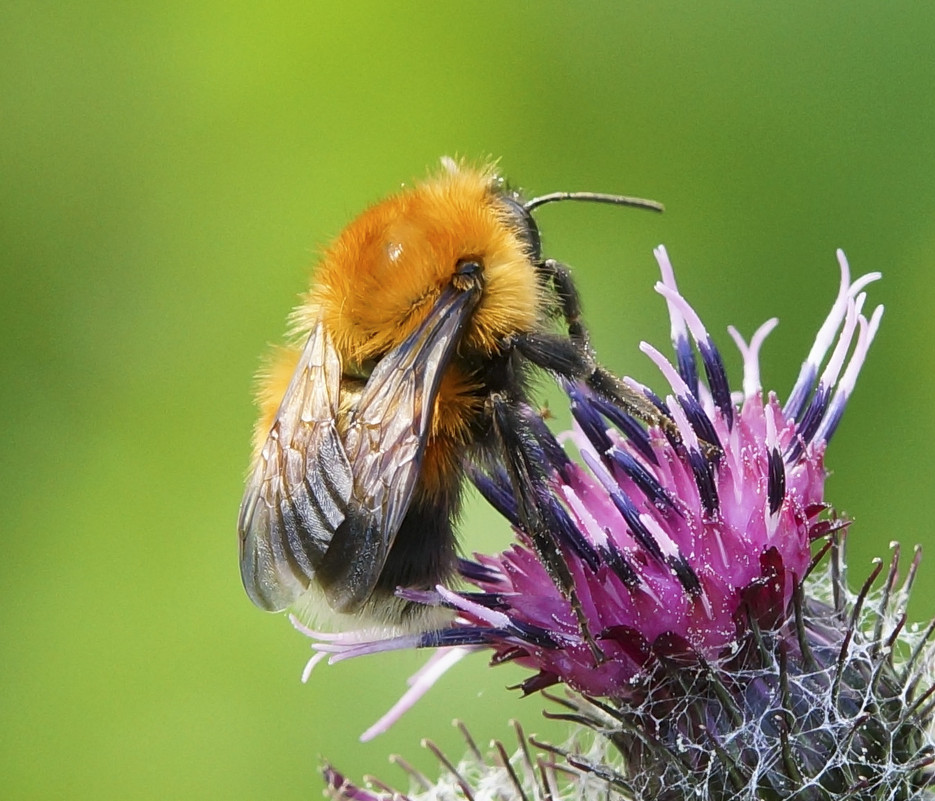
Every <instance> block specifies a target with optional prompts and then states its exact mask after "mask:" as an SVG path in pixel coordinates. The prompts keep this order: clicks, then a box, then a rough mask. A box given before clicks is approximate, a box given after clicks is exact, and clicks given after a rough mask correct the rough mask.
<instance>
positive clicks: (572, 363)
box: [509, 333, 680, 441]
mask: <svg viewBox="0 0 935 801" xmlns="http://www.w3.org/2000/svg"><path fill="white" fill-rule="evenodd" d="M509 345H510V346H512V347H513V348H515V349H516V350H517V351H519V353H521V354H522V355H523V356H524V357H525V358H527V359H528V360H529V361H530V362H532V363H533V364H534V365H536V366H537V367H541V368H542V369H543V370H548V371H550V372H552V373H555V374H556V375H560V376H562V377H563V378H567V379H569V380H572V381H581V382H583V383H584V384H586V385H587V386H588V387H589V388H590V389H591V390H593V391H594V392H595V393H596V394H597V395H600V396H601V397H602V398H604V399H605V400H608V401H610V402H611V403H613V404H614V405H616V406H618V407H619V408H620V409H621V410H622V411H624V412H626V413H627V414H628V415H630V416H631V417H636V418H637V419H639V420H643V421H644V422H646V423H649V424H650V425H658V426H660V427H661V428H662V429H663V430H664V431H665V432H666V433H667V434H669V435H671V436H674V437H675V438H676V441H679V440H680V437H679V434H678V428H677V427H676V425H675V423H674V422H673V421H672V420H671V419H670V418H669V416H668V415H667V414H665V412H663V411H662V410H661V409H659V408H658V407H657V406H656V405H655V404H654V403H653V402H652V401H651V400H650V399H649V398H647V397H646V396H645V395H643V394H641V393H639V392H637V391H636V390H635V389H632V388H631V387H629V386H627V385H626V384H625V383H624V382H623V381H621V380H620V379H619V378H617V376H615V375H614V374H613V373H611V372H610V371H609V370H607V369H606V368H604V367H602V366H601V365H600V364H598V363H597V361H596V360H595V358H594V356H593V355H592V353H591V349H590V348H589V347H587V345H586V344H584V342H583V341H580V340H575V339H574V338H570V337H567V336H564V335H561V334H552V333H531V334H519V335H517V336H515V337H513V338H512V339H511V341H510V343H509Z"/></svg>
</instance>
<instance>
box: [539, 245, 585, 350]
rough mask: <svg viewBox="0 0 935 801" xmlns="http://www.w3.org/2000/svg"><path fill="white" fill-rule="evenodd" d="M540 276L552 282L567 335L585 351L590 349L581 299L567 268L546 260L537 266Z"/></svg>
mask: <svg viewBox="0 0 935 801" xmlns="http://www.w3.org/2000/svg"><path fill="white" fill-rule="evenodd" d="M538 269H539V270H540V271H541V272H542V274H543V275H544V276H545V277H546V278H548V279H549V280H550V281H551V282H552V286H553V287H554V288H555V294H556V295H558V299H559V305H560V308H561V310H562V317H564V318H565V325H567V326H568V335H569V336H570V337H571V338H572V339H573V340H574V341H576V342H580V343H581V344H582V345H583V346H584V347H585V348H586V349H589V348H590V335H589V334H588V330H587V328H585V326H584V321H583V320H582V319H581V298H580V296H579V295H578V288H577V287H576V286H575V282H574V280H573V279H572V277H571V271H570V270H569V269H568V267H567V266H566V265H564V264H562V263H561V262H559V261H555V259H546V260H545V261H544V262H542V264H540V265H539V266H538Z"/></svg>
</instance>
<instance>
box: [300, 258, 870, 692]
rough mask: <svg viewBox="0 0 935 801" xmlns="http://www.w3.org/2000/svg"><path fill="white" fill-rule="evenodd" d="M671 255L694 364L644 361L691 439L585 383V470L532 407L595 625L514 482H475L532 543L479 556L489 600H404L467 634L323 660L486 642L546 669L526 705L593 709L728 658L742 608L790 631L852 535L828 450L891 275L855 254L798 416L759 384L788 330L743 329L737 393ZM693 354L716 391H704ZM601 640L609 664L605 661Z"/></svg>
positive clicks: (578, 399)
mask: <svg viewBox="0 0 935 801" xmlns="http://www.w3.org/2000/svg"><path fill="white" fill-rule="evenodd" d="M656 258H657V260H658V262H659V265H660V268H661V270H662V281H661V282H660V283H658V284H657V285H656V289H657V291H658V292H659V293H660V294H661V295H662V296H663V297H664V298H665V300H666V303H667V305H668V308H669V316H670V319H671V321H672V341H673V345H674V347H675V352H676V363H677V365H678V367H675V366H673V365H672V364H671V363H670V362H668V361H667V360H666V359H665V357H664V356H663V355H662V354H661V353H660V352H659V351H658V350H656V349H655V348H653V347H652V346H650V345H647V344H645V343H644V344H643V345H642V350H643V352H644V353H646V354H647V355H648V356H649V357H650V358H651V359H652V360H653V362H654V363H655V364H656V365H657V366H658V367H659V369H660V371H661V372H662V374H663V376H664V378H665V379H666V380H667V381H668V383H669V385H670V387H671V394H670V395H669V396H668V397H667V398H666V400H665V408H666V410H667V413H668V414H669V415H670V416H671V418H672V420H673V421H674V422H675V424H676V426H677V427H678V433H679V435H680V440H681V441H675V440H674V438H671V437H667V436H666V435H665V434H664V433H663V432H662V431H661V430H660V429H657V428H654V429H651V430H650V431H648V432H647V431H646V430H645V429H643V428H642V427H641V426H639V425H637V424H636V423H635V421H633V420H632V419H631V418H628V417H627V416H626V415H624V413H623V412H621V411H620V410H619V409H617V408H615V407H613V406H611V405H610V404H608V403H607V402H606V401H604V400H602V399H601V398H599V397H598V396H596V395H594V394H593V393H591V392H590V391H589V390H587V389H586V388H585V387H584V386H583V385H568V386H567V387H566V390H567V392H568V395H569V398H570V400H571V409H572V414H573V416H574V420H575V426H574V429H573V431H571V432H569V433H568V434H567V435H566V436H565V438H564V439H565V440H566V441H568V442H570V443H571V444H573V445H574V446H575V447H576V448H577V450H578V453H579V455H580V458H581V462H583V465H582V464H579V463H578V462H576V461H573V460H572V459H571V458H570V457H568V456H567V455H566V454H565V451H564V450H563V448H562V447H561V446H560V445H559V444H558V443H557V442H556V441H555V439H554V438H553V437H552V435H551V433H550V432H549V431H548V429H547V428H546V427H545V425H544V424H542V422H541V420H540V419H539V418H538V416H537V415H536V413H535V412H534V411H533V410H531V409H528V410H526V419H527V421H528V423H529V425H530V426H531V427H532V429H533V430H534V431H535V433H536V436H537V439H538V441H539V443H540V444H541V446H542V452H543V454H544V455H545V456H546V458H547V459H548V464H549V469H548V470H547V471H545V472H544V474H543V478H542V485H541V486H540V487H538V488H537V491H538V496H539V497H540V498H542V499H543V503H544V504H546V512H547V513H548V515H549V518H550V519H551V520H552V521H553V522H554V524H555V525H554V527H553V532H554V537H555V540H556V544H557V545H558V546H559V547H560V548H561V549H562V552H563V556H564V559H565V562H566V563H567V564H568V566H569V569H570V570H571V573H572V575H573V577H574V586H575V590H576V593H577V598H578V602H579V603H580V606H581V610H582V611H583V614H584V620H585V621H586V630H583V628H584V627H583V626H582V625H580V619H579V616H578V615H577V614H576V611H575V610H574V609H573V606H572V602H571V601H570V600H569V599H568V598H566V597H565V596H564V595H563V594H562V592H561V590H560V589H559V588H558V587H556V585H555V583H554V582H553V580H552V579H551V578H550V576H549V574H548V572H547V570H546V567H545V566H544V565H543V563H542V560H541V559H540V558H539V555H538V554H537V552H536V550H535V548H534V547H533V546H532V544H531V542H530V540H529V538H528V536H527V535H526V534H525V533H524V532H523V531H522V530H521V529H519V528H518V516H517V510H516V503H515V501H514V500H513V493H512V490H511V488H510V483H509V480H508V478H507V477H506V475H505V474H504V473H499V474H495V475H485V474H482V473H475V474H474V479H475V483H476V484H477V486H478V487H479V489H480V491H481V492H482V493H483V494H484V495H485V496H486V497H487V499H488V500H489V501H490V502H491V503H492V504H493V505H494V506H495V507H497V508H498V509H499V510H500V511H501V512H503V513H504V515H505V516H506V517H507V518H508V519H510V520H511V521H512V522H513V523H514V526H517V541H516V543H515V544H514V545H513V546H512V547H511V548H509V549H508V550H507V551H505V552H503V553H501V554H498V555H496V556H484V555H478V556H476V557H475V560H474V561H467V560H464V561H462V568H461V573H462V576H463V578H464V579H465V580H466V581H467V582H469V583H470V584H473V585H474V586H475V587H476V591H475V592H455V591H452V590H450V589H447V588H444V587H438V588H437V589H436V590H435V591H434V592H430V593H413V592H406V593H405V594H406V597H408V598H410V599H411V600H417V601H421V602H423V603H426V604H436V605H444V606H448V607H450V608H451V609H453V610H454V611H455V612H456V617H455V619H454V621H453V622H452V624H451V625H450V626H449V627H447V628H445V629H442V630H437V631H429V632H423V633H418V634H409V635H405V636H401V637H396V638H389V639H385V640H376V641H374V640H372V639H367V638H366V636H364V637H363V638H361V634H360V633H352V634H350V635H348V634H339V635H325V634H319V633H315V632H311V631H308V632H307V633H308V634H309V635H310V636H312V637H313V638H314V639H315V640H316V643H315V646H314V647H315V648H316V650H318V651H320V652H321V653H323V654H324V653H329V654H331V655H332V661H336V660H337V659H340V658H346V657H349V656H355V655H360V654H364V653H371V652H374V651H379V650H386V649H388V648H407V647H461V648H464V647H486V648H489V649H492V650H493V652H494V661H495V662H502V661H506V660H514V661H517V662H518V663H519V664H521V665H524V666H526V667H529V668H532V669H533V670H535V671H536V673H535V675H534V676H532V677H530V678H529V679H527V681H526V682H524V684H523V688H524V690H525V691H526V692H532V691H534V690H537V689H541V688H542V687H545V686H548V685H551V684H555V683H557V682H563V683H565V684H567V685H568V686H569V687H571V688H573V689H575V690H577V691H579V692H582V693H585V694H587V695H590V696H605V697H612V698H620V697H624V696H626V695H627V694H628V692H629V687H630V682H631V680H632V679H633V678H634V677H635V676H637V675H638V674H640V673H641V672H642V671H644V670H646V669H647V668H648V667H649V666H650V664H651V663H652V662H653V660H654V659H655V658H656V657H655V656H654V653H655V652H656V651H660V649H661V651H662V652H664V653H667V654H672V653H676V652H684V653H685V654H689V653H693V654H697V655H698V656H700V657H702V658H704V659H714V658H716V657H717V656H719V655H720V654H722V653H724V651H725V649H729V648H730V647H731V646H732V645H733V644H735V643H736V641H737V638H738V634H739V633H740V631H741V630H742V629H743V628H744V627H745V626H746V625H747V622H746V619H745V618H744V617H743V616H739V612H740V610H741V607H742V606H743V607H744V615H745V614H747V612H748V611H750V612H752V613H753V614H754V615H755V617H756V620H757V623H758V625H760V626H766V627H768V626H772V625H774V624H775V623H776V622H777V620H779V619H782V618H784V616H785V612H786V609H787V608H788V606H789V602H790V599H791V598H792V594H793V592H794V589H795V587H796V585H797V584H798V583H799V581H800V580H801V579H802V577H803V576H804V574H805V572H806V569H807V568H808V565H809V563H810V560H811V552H810V545H811V543H812V542H813V541H814V540H816V539H818V538H819V537H821V536H824V535H826V534H827V533H828V532H829V530H830V529H831V528H832V527H833V526H836V525H840V523H833V522H831V521H829V520H827V519H826V518H825V517H824V515H823V513H824V512H825V510H826V506H825V504H824V501H823V487H824V478H825V470H824V464H823V457H824V450H825V445H826V444H827V441H828V439H829V438H830V436H831V434H832V433H833V432H834V428H835V427H836V424H837V421H838V420H839V419H840V416H841V413H842V412H843V410H844V406H845V404H846V401H847V398H848V397H849V396H850V394H851V392H852V391H853V387H854V380H855V379H856V377H857V373H858V372H859V370H860V367H861V365H862V363H863V361H864V357H865V356H866V353H867V349H868V347H869V345H870V342H871V341H872V339H873V336H874V334H875V332H876V328H877V325H878V323H879V320H880V317H881V315H882V311H883V308H882V307H877V309H876V310H875V311H874V313H873V315H872V316H871V317H870V319H869V320H868V319H867V318H866V317H864V316H863V315H862V313H861V309H862V306H863V303H864V294H863V293H862V291H861V290H862V289H863V287H865V286H866V285H867V284H868V283H869V282H870V281H873V280H875V279H877V278H879V274H876V273H873V274H870V275H866V276H863V277H862V278H860V279H858V280H857V281H855V282H853V283H852V282H851V280H850V273H849V269H848V265H847V261H846V259H845V258H844V254H843V253H841V252H839V253H838V260H839V263H840V266H841V285H840V290H839V292H838V297H837V299H836V301H835V303H834V306H833V307H832V309H831V312H830V313H829V315H828V318H827V320H826V321H825V324H824V326H823V327H822V329H821V332H820V334H819V337H818V339H817V340H816V343H815V345H814V347H813V348H812V351H811V353H810V354H809V358H808V359H807V360H806V362H805V363H804V365H803V367H802V371H801V374H800V377H799V380H798V382H797V383H796V386H795V388H794V390H793V392H792V395H791V399H790V402H789V403H788V404H786V406H785V407H784V406H783V405H782V404H781V403H780V402H779V400H778V399H777V398H776V397H775V395H773V394H772V393H770V394H769V395H766V396H765V397H764V394H763V391H762V389H761V388H760V386H759V347H760V345H761V343H762V341H763V339H764V337H765V335H766V334H767V333H768V332H769V331H770V330H771V329H772V328H773V327H774V326H775V324H776V321H775V320H771V321H769V322H768V323H766V324H765V325H764V326H763V327H762V328H761V329H760V330H759V331H757V332H756V333H755V334H754V336H753V338H752V339H751V342H750V344H749V345H747V344H746V343H745V342H743V340H742V339H741V338H740V336H739V335H738V334H737V333H736V332H733V331H732V333H733V335H734V338H735V340H736V342H737V344H738V346H739V348H740V351H741V354H742V355H743V360H744V382H743V387H744V389H743V392H742V394H741V395H740V396H738V397H737V398H735V397H733V396H732V395H731V393H730V390H729V387H728V382H727V378H726V373H725V370H724V365H723V363H722V361H721V357H720V354H719V352H718V350H717V348H716V346H715V345H714V343H713V342H712V341H711V339H710V337H709V336H708V332H707V331H706V330H705V328H704V326H703V325H702V323H701V320H700V319H699V318H698V316H697V314H696V313H695V312H694V310H693V309H692V308H691V306H689V305H688V303H687V302H686V301H685V300H684V299H683V298H682V296H681V295H680V294H679V292H678V288H677V286H676V283H675V277H674V274H673V271H672V267H671V265H670V263H669V260H668V256H667V254H666V252H665V250H664V249H663V248H661V247H660V248H658V249H657V250H656ZM842 324H843V330H841V329H842ZM835 336H837V344H836V346H835V347H834V351H833V354H832V357H831V359H830V360H829V362H828V365H827V367H826V369H825V370H824V371H823V372H822V373H821V374H820V375H819V369H820V365H821V363H822V361H823V359H824V357H825V355H826V354H827V352H828V350H829V349H831V346H832V345H834V344H835ZM692 342H694V343H695V346H696V347H697V350H698V353H699V354H700V357H701V365H702V368H703V370H704V374H705V376H706V377H707V384H703V383H701V382H700V381H699V379H698V372H697V367H696V363H695V359H694V353H693V349H692V344H691V343H692ZM848 354H849V360H848V359H847V358H846V357H847V355H848ZM845 364H846V370H843V373H842V369H843V368H844V366H845ZM643 391H644V392H646V394H647V395H648V396H650V397H652V395H651V393H649V391H648V390H646V389H645V388H643ZM735 403H736V404H737V405H736V406H735ZM592 642H593V643H594V644H596V646H597V648H598V649H599V651H600V653H601V659H600V660H599V661H598V662H597V663H595V658H594V653H593V650H592V648H591V643H592ZM451 661H452V659H451V657H448V658H447V659H446V662H449V663H450V662H451ZM433 666H434V665H433ZM430 671H431V667H430ZM419 686H421V685H419Z"/></svg>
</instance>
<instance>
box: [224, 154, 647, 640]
mask: <svg viewBox="0 0 935 801" xmlns="http://www.w3.org/2000/svg"><path fill="white" fill-rule="evenodd" d="M558 200H585V201H593V202H606V203H615V204H620V205H631V206H638V207H643V208H649V209H654V210H661V206H659V205H658V204H656V203H654V202H652V201H646V200H641V199H638V198H626V197H620V196H616V195H602V194H596V193H555V194H550V195H543V196H541V197H538V198H534V199H532V200H528V201H524V200H523V199H522V198H521V197H520V195H519V194H518V193H516V192H513V191H511V190H510V189H509V188H507V186H506V185H505V184H504V182H503V181H502V180H501V179H500V178H499V177H498V175H497V173H496V171H495V169H494V168H493V167H492V166H487V167H482V168H473V167H469V166H466V165H464V164H459V163H456V162H454V161H452V160H450V159H444V160H443V169H442V170H441V171H440V172H439V173H438V174H437V175H434V176H433V177H430V178H429V179H427V180H425V181H423V182H421V183H418V184H416V185H415V186H413V187H411V188H408V189H404V190H403V191H401V192H399V193H398V194H396V195H393V196H392V197H389V198H388V199H386V200H384V201H382V202H380V203H378V204H376V205H374V206H372V207H371V208H370V209H368V210H367V211H365V212H364V213H363V214H362V215H361V216H360V217H358V218H357V219H356V220H354V221H353V222H352V223H351V224H350V225H348V226H347V228H345V230H344V231H343V232H342V233H341V234H340V235H339V236H338V238H337V239H336V240H335V241H334V243H333V244H332V245H331V246H330V247H329V248H328V249H327V250H326V251H325V252H324V254H323V256H322V258H321V260H320V263H319V264H318V266H317V270H316V271H315V275H314V279H313V282H312V285H311V288H310V289H309V290H308V292H307V294H306V295H305V296H304V297H303V299H302V302H301V304H300V305H299V306H298V308H296V310H295V311H294V312H293V315H292V335H293V340H294V341H295V343H296V344H295V345H293V346H289V347H285V348H282V349H280V350H278V351H277V352H276V353H275V354H274V356H273V358H272V360H271V363H270V365H269V367H268V369H267V370H266V371H265V373H264V374H263V376H262V377H261V380H260V384H261V385H260V388H259V393H258V405H259V407H260V416H259V421H258V422H257V425H256V429H255V436H254V453H253V463H252V468H251V470H250V473H249V477H248V479H247V485H246V491H245V493H244V498H243V503H242V505H241V508H240V518H239V526H238V527H239V534H240V568H241V576H242V578H243V584H244V587H245V588H246V591H247V594H248V595H249V596H250V598H251V600H252V601H253V602H254V603H255V604H256V605H257V606H258V607H260V608H262V609H265V610H269V611H279V610H282V609H285V608H287V607H292V608H293V609H296V610H299V614H300V616H306V617H308V616H311V617H321V613H322V612H328V611H329V610H330V611H331V612H334V613H338V615H352V616H354V617H355V618H356V619H357V620H366V621H376V622H378V623H383V624H387V625H398V624H403V623H406V622H407V620H408V618H410V617H411V616H412V615H413V607H415V606H416V605H415V604H413V603H411V602H410V601H407V600H404V599H402V598H399V597H398V596H397V595H396V592H397V589H398V588H406V589H414V590H420V589H431V588H433V587H434V586H435V585H436V584H438V583H440V582H445V581H446V580H447V579H449V578H451V576H452V575H453V574H454V573H455V572H456V569H457V547H456V538H455V532H454V528H453V521H454V520H455V518H456V517H457V514H458V510H459V507H460V502H461V495H462V487H463V484H464V483H465V470H466V466H468V465H484V464H487V465H489V464H494V465H500V466H502V467H503V468H504V469H505V470H506V473H507V474H508V476H509V477H510V479H511V482H512V484H513V487H514V492H515V494H516V501H517V509H518V515H519V518H520V523H521V525H522V527H523V528H524V529H525V530H526V531H527V532H528V534H529V536H530V538H531V540H532V542H533V543H534V545H535V546H536V548H537V550H538V551H539V553H540V555H541V556H542V558H543V561H544V563H545V564H546V567H547V568H548V569H549V571H550V573H551V574H552V576H553V579H554V580H555V581H556V582H557V583H558V584H559V586H560V587H562V588H570V586H571V581H570V576H568V575H567V568H565V567H564V563H563V562H562V561H561V560H560V559H558V558H557V555H556V547H555V544H554V542H553V541H552V540H551V535H550V533H549V531H548V526H547V521H545V520H543V519H542V516H541V514H540V513H539V511H538V504H537V502H536V498H535V492H534V490H533V489H531V488H533V487H535V481H530V476H535V475H536V474H537V471H538V470H541V468H539V467H538V465H537V459H536V449H535V432H534V430H533V429H532V427H530V425H529V423H528V420H527V419H526V418H524V416H523V414H522V413H521V410H522V409H523V408H528V407H529V403H528V401H529V397H528V395H529V379H530V373H531V371H533V370H535V369H540V370H544V371H547V372H550V373H552V374H554V375H556V376H558V377H561V378H565V379H569V380H574V381H580V382H584V383H585V384H587V385H588V386H589V387H590V388H591V389H592V391H594V392H596V393H598V394H600V395H601V396H603V397H604V398H606V399H608V400H610V401H612V402H613V403H615V404H617V405H618V406H620V407H621V408H623V409H624V410H625V411H627V412H629V413H630V414H633V415H634V416H637V417H640V418H641V419H643V420H645V421H648V422H659V421H660V412H659V411H658V410H657V408H656V407H655V406H654V405H653V404H651V403H650V402H649V401H648V400H647V399H646V398H645V397H644V396H642V395H640V394H638V393H636V392H634V391H633V390H632V389H630V388H629V387H627V386H626V385H624V384H623V383H622V382H621V381H619V380H618V379H617V378H615V377H614V376H612V375H611V374H610V373H609V372H608V371H607V370H605V369H604V368H602V367H601V366H600V365H599V364H598V363H597V361H596V359H595V358H594V354H593V353H592V350H591V347H590V345H589V343H588V336H587V331H586V329H585V327H584V325H583V323H582V321H581V319H580V303H579V299H578V293H577V292H576V290H575V286H574V283H573V281H572V278H571V276H570V274H569V271H568V269H567V268H566V267H565V266H564V265H562V264H560V263H558V262H557V261H554V260H552V259H546V258H543V256H542V253H541V240H540V236H539V230H538V228H537V226H536V223H535V221H534V220H533V217H532V211H533V209H535V208H537V207H538V206H541V205H543V204H544V203H548V202H552V201H558ZM560 318H562V319H564V322H565V330H560V328H559V326H558V325H556V320H557V319H560ZM568 591H569V592H570V590H568ZM325 616H326V617H328V616H329V615H325ZM345 624H346V621H345ZM342 625H343V624H342Z"/></svg>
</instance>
